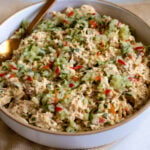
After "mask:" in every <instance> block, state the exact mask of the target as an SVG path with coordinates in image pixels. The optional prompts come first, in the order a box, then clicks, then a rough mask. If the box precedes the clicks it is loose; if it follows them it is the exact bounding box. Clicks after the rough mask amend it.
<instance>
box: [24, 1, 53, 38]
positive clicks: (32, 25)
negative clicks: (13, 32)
mask: <svg viewBox="0 0 150 150" xmlns="http://www.w3.org/2000/svg"><path fill="white" fill-rule="evenodd" d="M55 1H56V0H47V2H46V3H45V5H44V6H43V7H42V9H41V10H40V12H39V13H38V14H37V16H36V17H35V18H34V19H33V21H32V22H31V23H30V24H29V26H28V28H27V30H26V35H28V34H30V33H31V32H32V30H33V29H34V28H35V26H36V25H37V24H38V23H39V22H40V21H41V19H42V18H43V17H44V16H45V14H46V12H47V11H48V9H49V8H50V7H51V6H52V5H53V4H54V2H55Z"/></svg>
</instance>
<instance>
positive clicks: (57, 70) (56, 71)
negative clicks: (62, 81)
mask: <svg viewBox="0 0 150 150" xmlns="http://www.w3.org/2000/svg"><path fill="white" fill-rule="evenodd" d="M55 73H56V75H59V73H60V69H59V67H56V69H55Z"/></svg>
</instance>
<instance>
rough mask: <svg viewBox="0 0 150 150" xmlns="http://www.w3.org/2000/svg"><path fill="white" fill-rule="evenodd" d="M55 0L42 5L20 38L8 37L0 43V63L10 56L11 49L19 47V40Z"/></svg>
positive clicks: (48, 0) (49, 0) (33, 26)
mask: <svg viewBox="0 0 150 150" xmlns="http://www.w3.org/2000/svg"><path fill="white" fill-rule="evenodd" d="M55 1H56V0H47V2H46V3H45V5H44V6H43V7H42V9H41V10H40V12H39V13H38V14H37V16H36V17H35V18H34V19H33V21H32V22H31V23H30V24H29V26H28V28H27V29H26V31H25V33H24V34H23V35H22V36H21V38H18V39H17V38H16V39H8V40H6V41H4V42H3V43H1V44H0V63H1V62H2V61H5V60H7V59H10V58H11V55H12V52H13V50H16V49H17V48H18V47H19V44H20V41H21V39H22V38H24V37H25V36H27V35H29V34H30V33H31V32H32V30H33V29H34V28H35V26H36V25H37V24H38V23H39V22H40V21H41V19H42V18H43V17H44V16H45V14H46V12H47V11H48V9H49V8H50V7H51V6H52V5H53V4H54V2H55Z"/></svg>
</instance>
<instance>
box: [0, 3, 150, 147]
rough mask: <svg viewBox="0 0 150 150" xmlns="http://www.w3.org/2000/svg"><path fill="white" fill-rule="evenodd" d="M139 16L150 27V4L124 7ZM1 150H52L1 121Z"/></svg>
mask: <svg viewBox="0 0 150 150" xmlns="http://www.w3.org/2000/svg"><path fill="white" fill-rule="evenodd" d="M122 6H123V7H124V8H127V9H129V10H131V11H132V12H134V13H135V14H137V15H139V16H140V17H141V18H142V19H143V20H145V21H146V22H147V23H148V24H149V25H150V2H149V3H137V4H126V5H122ZM112 146H113V144H110V145H107V146H104V147H100V148H97V150H108V149H110V147H112ZM0 150H52V149H51V148H47V147H44V146H41V145H38V144H35V143H32V142H30V141H28V140H26V139H24V138H22V137H21V136H19V135H17V134H16V133H15V132H13V131H12V130H11V129H10V128H8V127H7V126H6V125H5V124H4V123H3V122H2V121H1V120H0Z"/></svg>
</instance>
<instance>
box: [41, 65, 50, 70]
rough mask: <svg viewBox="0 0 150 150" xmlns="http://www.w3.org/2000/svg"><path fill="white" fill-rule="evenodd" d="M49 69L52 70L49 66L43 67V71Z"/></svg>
mask: <svg viewBox="0 0 150 150" xmlns="http://www.w3.org/2000/svg"><path fill="white" fill-rule="evenodd" d="M49 68H50V66H49V65H45V66H43V67H42V69H44V70H48V69H49Z"/></svg>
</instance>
